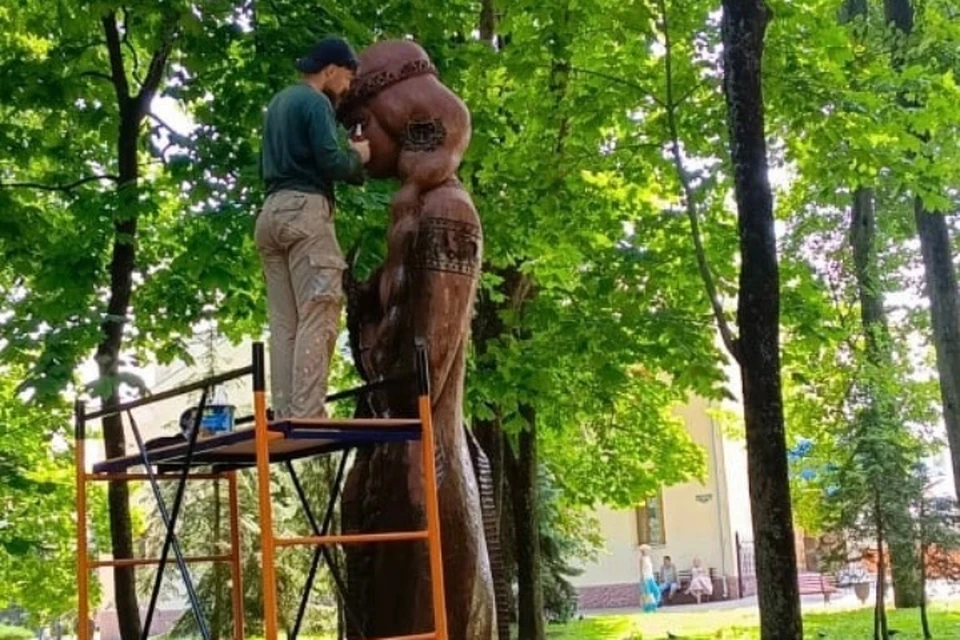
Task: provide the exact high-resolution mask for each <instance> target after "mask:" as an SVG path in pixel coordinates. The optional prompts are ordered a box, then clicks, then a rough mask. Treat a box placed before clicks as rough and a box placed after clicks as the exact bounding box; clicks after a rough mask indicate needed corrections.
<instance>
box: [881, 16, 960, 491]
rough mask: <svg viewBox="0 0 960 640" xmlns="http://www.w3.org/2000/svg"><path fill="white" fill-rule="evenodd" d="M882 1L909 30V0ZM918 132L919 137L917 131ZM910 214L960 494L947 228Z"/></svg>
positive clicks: (957, 377)
mask: <svg viewBox="0 0 960 640" xmlns="http://www.w3.org/2000/svg"><path fill="white" fill-rule="evenodd" d="M883 6H884V15H885V17H886V19H887V22H888V23H891V22H892V23H893V24H894V25H895V26H896V28H897V29H899V30H900V31H901V32H902V33H903V34H906V35H909V34H911V33H913V26H914V15H913V6H912V5H911V3H910V0H884V3H883ZM895 46H896V45H895ZM901 46H902V45H901ZM902 60H903V51H902V49H894V51H893V61H894V66H895V67H896V68H898V69H899V67H900V66H901V64H902ZM918 135H919V137H923V133H922V132H920V133H918ZM913 214H914V220H915V221H916V225H917V234H918V235H919V237H920V250H921V252H922V254H923V271H924V276H925V280H926V285H927V286H926V288H927V296H928V297H929V298H930V320H931V324H932V326H933V346H934V350H935V351H936V354H937V372H938V373H939V376H940V397H941V400H942V402H943V421H944V424H945V425H946V429H947V441H948V442H949V443H950V460H951V462H952V464H953V483H954V487H955V488H956V490H957V493H958V494H960V295H958V293H957V275H956V271H955V270H954V266H953V250H952V248H951V246H950V232H949V231H948V229H947V223H946V220H944V217H943V215H942V214H940V213H938V212H935V211H928V210H927V209H926V207H925V206H924V204H923V200H922V199H921V198H920V197H919V196H917V197H915V198H914V209H913Z"/></svg>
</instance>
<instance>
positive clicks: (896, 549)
mask: <svg viewBox="0 0 960 640" xmlns="http://www.w3.org/2000/svg"><path fill="white" fill-rule="evenodd" d="M876 233H877V220H876V211H875V201H874V193H873V190H872V189H868V188H865V187H859V188H858V189H857V190H856V192H855V193H854V200H853V208H852V215H851V218H850V243H851V246H852V248H853V262H854V271H855V273H856V278H857V288H858V291H859V297H860V319H861V324H862V326H863V334H864V338H865V340H866V356H867V361H868V362H869V363H870V366H871V367H873V368H874V369H875V370H877V371H884V370H886V371H889V370H890V368H891V367H892V366H893V362H892V354H891V346H892V345H891V343H890V332H889V329H888V325H887V315H886V311H885V310H884V308H883V290H882V286H881V284H880V281H879V277H878V273H879V265H878V263H877V246H876ZM870 393H871V397H870V398H869V402H870V404H871V407H870V409H869V410H870V411H871V412H872V413H873V414H874V416H875V424H882V423H885V422H889V421H891V420H894V419H895V416H894V415H893V414H894V408H893V407H891V406H890V402H889V400H884V399H883V398H881V397H878V395H877V393H878V392H877V391H876V389H875V387H871V390H870ZM896 502H897V503H895V504H889V503H888V504H885V505H884V506H885V509H886V512H887V513H889V514H890V515H891V517H892V518H898V519H907V520H909V518H910V513H909V507H908V505H906V504H901V503H900V502H901V501H896ZM899 530H903V532H904V535H900V533H899ZM909 531H910V528H909V527H899V528H898V533H897V534H896V535H894V534H893V530H892V529H891V530H890V531H888V534H889V535H888V536H887V537H888V539H889V540H890V560H891V576H892V578H893V594H894V602H895V604H896V606H897V608H898V609H908V608H914V607H917V606H919V605H920V585H919V575H918V573H917V558H916V552H915V549H914V541H913V540H912V537H911V535H910V534H909V533H908V532H909Z"/></svg>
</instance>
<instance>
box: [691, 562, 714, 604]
mask: <svg viewBox="0 0 960 640" xmlns="http://www.w3.org/2000/svg"><path fill="white" fill-rule="evenodd" d="M687 593H688V594H690V595H692V596H693V597H695V598H696V599H697V604H700V599H701V598H703V597H704V596H706V597H708V598H709V597H710V596H712V595H713V581H712V580H711V579H710V574H709V573H708V572H707V570H706V569H704V568H703V562H702V561H701V560H700V558H694V559H693V566H692V567H691V568H690V586H689V587H687Z"/></svg>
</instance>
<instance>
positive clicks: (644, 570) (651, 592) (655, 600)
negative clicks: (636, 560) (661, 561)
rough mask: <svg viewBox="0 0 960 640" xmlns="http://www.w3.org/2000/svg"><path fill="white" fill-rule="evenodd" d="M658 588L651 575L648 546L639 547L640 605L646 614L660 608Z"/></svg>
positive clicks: (651, 568)
mask: <svg viewBox="0 0 960 640" xmlns="http://www.w3.org/2000/svg"><path fill="white" fill-rule="evenodd" d="M660 595H661V594H660V587H658V586H657V579H656V576H654V575H653V560H651V559H650V546H649V545H645V544H644V545H640V605H641V606H642V607H643V610H644V611H646V612H651V611H656V610H657V607H659V606H660Z"/></svg>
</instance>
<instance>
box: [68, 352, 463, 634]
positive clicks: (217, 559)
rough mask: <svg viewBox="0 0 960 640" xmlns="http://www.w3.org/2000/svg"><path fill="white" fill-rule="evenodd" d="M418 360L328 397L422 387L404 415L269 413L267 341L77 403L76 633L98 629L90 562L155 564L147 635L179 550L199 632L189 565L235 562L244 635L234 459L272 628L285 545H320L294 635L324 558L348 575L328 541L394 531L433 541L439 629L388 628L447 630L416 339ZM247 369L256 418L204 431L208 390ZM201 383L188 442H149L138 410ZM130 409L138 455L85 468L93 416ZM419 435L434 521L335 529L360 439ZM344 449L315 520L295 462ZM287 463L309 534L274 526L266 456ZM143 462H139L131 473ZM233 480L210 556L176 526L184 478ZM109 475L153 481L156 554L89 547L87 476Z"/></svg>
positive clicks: (369, 538) (236, 611) (349, 541)
mask: <svg viewBox="0 0 960 640" xmlns="http://www.w3.org/2000/svg"><path fill="white" fill-rule="evenodd" d="M416 355H417V357H416V370H415V371H414V372H413V373H412V374H411V375H409V376H405V377H402V378H395V379H389V380H380V381H377V382H374V383H371V384H367V385H364V386H362V387H359V388H356V389H351V390H348V391H344V392H341V393H337V394H333V395H331V396H328V397H327V402H333V401H337V400H344V399H348V398H358V399H363V398H366V397H368V396H369V394H370V393H371V392H373V391H375V390H378V389H382V388H386V387H398V386H401V385H402V386H406V387H414V386H415V388H416V391H415V393H416V394H417V407H418V416H417V417H416V418H409V419H407V418H402V419H396V418H394V419H384V418H376V419H375V418H370V419H335V418H320V419H287V420H268V415H267V406H266V393H265V374H264V371H265V363H264V351H263V344H262V343H259V342H258V343H254V344H253V354H252V362H251V364H250V365H249V366H246V367H242V368H239V369H234V370H232V371H227V372H225V373H222V374H220V375H216V376H212V377H209V378H205V379H203V380H200V381H198V382H194V383H191V384H188V385H185V386H181V387H178V388H176V389H171V390H169V391H164V392H162V393H158V394H155V395H152V396H149V397H146V398H142V399H138V400H134V401H131V402H127V403H124V404H120V405H116V406H113V407H107V408H103V409H100V410H97V411H92V412H90V413H87V410H86V406H85V404H84V403H83V402H82V401H80V400H78V401H77V403H76V406H75V427H76V433H75V438H76V442H75V445H76V446H75V451H76V488H77V585H78V589H77V593H78V614H79V615H78V625H77V628H78V640H92V638H91V637H90V635H91V634H90V626H89V621H90V606H89V584H90V572H91V571H92V570H94V569H98V568H102V567H139V566H151V565H154V566H156V567H157V570H156V574H155V576H154V581H153V586H152V590H151V594H150V601H149V604H148V606H147V609H146V614H145V617H144V620H143V627H142V635H141V638H142V640H146V639H147V638H148V637H149V635H150V627H151V625H152V622H153V618H154V613H155V611H156V607H157V600H158V597H159V595H160V587H161V585H162V581H163V575H164V569H165V568H166V567H167V564H168V562H169V560H170V554H171V552H172V554H173V558H174V562H175V563H176V565H177V568H178V569H179V572H180V576H181V578H182V580H183V584H184V587H185V589H186V593H187V598H188V600H189V603H190V608H191V610H192V612H193V615H194V616H195V618H196V621H197V626H198V628H199V630H200V635H201V636H202V637H203V639H204V640H209V638H210V630H209V627H208V625H207V622H206V620H205V619H204V613H203V610H202V607H201V603H200V600H199V596H198V594H197V591H196V587H195V585H194V583H193V579H192V578H191V575H190V568H189V567H190V565H191V564H195V563H228V564H229V565H230V576H231V579H230V591H231V602H232V614H233V619H234V623H233V636H234V640H243V637H244V629H243V584H242V581H243V572H242V564H241V563H242V558H241V554H240V525H239V523H240V505H239V499H238V489H237V470H238V469H244V468H252V469H255V470H256V474H257V488H258V492H257V496H258V499H257V513H258V516H259V524H260V552H261V560H262V564H261V567H262V580H263V620H264V637H265V640H276V639H277V636H278V629H277V620H278V603H277V576H276V563H275V561H276V557H275V556H276V552H277V551H278V550H280V549H283V548H288V547H296V546H312V547H313V548H314V553H313V558H312V562H311V565H310V570H309V572H308V576H307V580H306V582H305V584H304V589H303V591H302V593H301V597H300V601H299V606H298V609H297V614H296V618H295V622H294V625H293V627H292V629H291V630H290V632H289V634H288V635H289V637H290V640H294V639H295V638H296V636H297V634H298V633H299V631H300V627H301V624H302V622H303V618H304V615H305V613H306V609H307V606H308V602H309V596H310V592H311V590H312V588H313V583H314V580H315V578H316V574H317V571H318V569H319V564H320V560H321V558H322V559H323V560H324V562H325V563H326V565H327V567H328V570H329V571H330V573H331V576H332V577H333V580H334V583H335V585H336V587H337V589H338V591H339V592H340V595H341V597H342V596H343V594H344V593H345V591H346V590H345V585H344V583H343V580H342V578H341V577H340V576H339V574H338V571H337V569H336V565H335V564H334V562H333V558H332V555H331V554H330V550H329V547H330V546H331V545H354V544H373V543H377V544H381V543H397V542H426V544H427V546H428V550H429V560H430V562H429V564H430V581H431V594H432V604H433V627H434V629H433V631H430V632H427V633H418V634H414V635H406V636H393V637H391V638H389V639H383V640H447V621H446V607H445V603H444V588H443V567H442V562H441V557H442V556H441V549H440V514H439V506H438V500H437V480H436V465H435V457H434V456H435V452H434V449H435V445H434V439H433V422H432V414H431V408H430V388H429V371H428V364H427V355H426V350H425V348H424V347H423V346H422V345H418V346H417V353H416ZM246 376H251V378H252V388H253V407H254V410H253V415H252V416H247V417H242V418H239V419H238V420H237V421H236V424H237V426H238V427H240V426H241V425H246V424H250V423H252V426H249V427H243V428H237V429H236V430H234V431H230V432H227V433H224V434H222V435H215V436H211V437H207V438H200V437H199V434H200V429H201V421H202V418H203V415H204V409H205V407H206V406H207V399H208V398H209V397H210V395H211V394H212V392H213V389H214V388H215V387H216V386H218V385H220V384H223V383H225V382H228V381H230V380H235V379H238V378H242V377H246ZM195 391H200V392H201V396H200V402H199V405H198V407H197V411H196V412H195V413H194V414H193V424H192V425H191V428H190V430H189V433H188V434H186V439H185V440H186V441H185V442H178V443H175V444H170V445H167V446H159V447H150V446H148V443H146V442H145V441H144V439H143V435H142V433H141V431H140V429H139V427H138V425H137V423H136V421H135V420H134V417H133V410H134V409H136V408H138V407H143V406H146V405H149V404H153V403H156V402H160V401H162V400H167V399H170V398H174V397H177V396H181V395H184V394H187V393H191V392H195ZM124 414H125V415H126V416H127V418H128V423H129V427H130V431H131V432H132V434H133V437H134V440H135V442H136V445H137V453H136V454H134V455H129V456H123V457H117V458H110V459H107V460H104V461H102V462H100V463H97V464H95V465H93V469H92V471H90V472H88V471H87V469H86V460H85V440H86V428H87V425H88V423H89V422H90V421H93V420H98V419H102V418H105V417H108V416H115V415H120V416H123V415H124ZM416 440H419V441H420V442H421V447H420V450H421V457H422V465H421V468H422V470H423V488H424V503H425V515H426V518H425V519H426V528H425V529H422V530H417V531H395V532H376V533H347V534H342V533H341V534H338V535H335V534H331V533H330V528H331V523H332V521H333V514H334V509H335V505H336V501H337V499H338V498H339V494H340V489H341V487H342V484H343V478H344V472H345V470H346V465H347V459H348V456H349V454H350V452H351V451H352V450H353V449H355V448H356V447H359V446H365V445H376V444H381V443H388V442H411V441H416ZM330 454H339V455H340V461H339V464H338V467H337V473H336V477H335V479H334V482H333V484H332V486H331V488H330V494H329V496H328V502H327V505H326V507H325V510H324V515H323V519H322V520H318V519H317V517H316V514H315V513H314V510H313V507H312V505H311V504H310V501H309V500H308V499H307V496H306V494H305V492H304V490H303V485H302V484H301V482H300V479H299V477H298V476H297V473H296V471H295V469H294V466H293V461H294V460H297V459H301V458H307V457H311V456H319V455H330ZM273 464H282V465H283V466H284V467H285V468H286V471H287V472H288V473H289V474H290V477H291V480H292V481H293V485H294V488H295V489H296V492H297V495H298V497H299V499H300V503H301V506H302V508H303V510H304V513H305V515H306V519H307V521H308V522H309V524H310V528H311V531H312V535H305V536H299V537H288V538H281V537H277V536H275V535H274V530H273V509H272V504H271V484H270V468H271V465H273ZM137 467H140V468H142V470H143V471H142V472H139V473H132V472H131V469H134V468H137ZM204 480H208V481H209V480H214V481H217V480H226V482H227V486H228V512H229V530H230V535H229V550H228V552H227V553H223V554H217V555H206V556H185V555H184V554H183V551H182V549H181V546H180V541H179V539H178V536H177V533H176V527H177V522H178V519H179V518H180V515H181V510H182V507H183V496H184V491H185V488H186V485H187V483H188V482H192V481H204ZM105 481H145V482H147V483H148V484H149V485H150V489H151V492H152V494H153V498H154V500H155V501H156V504H157V510H158V512H159V514H160V517H161V519H162V521H163V524H164V529H165V534H164V541H163V547H162V550H161V553H160V557H159V558H123V559H94V558H91V557H90V556H89V549H88V544H89V543H88V533H87V485H88V484H90V483H93V482H105ZM161 482H173V483H174V487H175V492H174V497H173V502H172V505H170V506H169V508H168V505H167V502H166V500H165V499H164V496H163V492H162V491H161V489H160V483H161Z"/></svg>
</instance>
